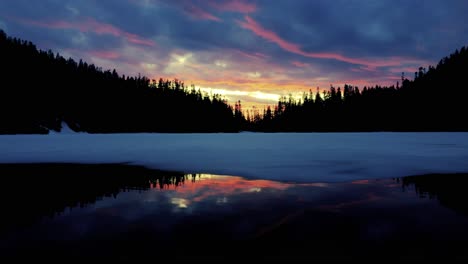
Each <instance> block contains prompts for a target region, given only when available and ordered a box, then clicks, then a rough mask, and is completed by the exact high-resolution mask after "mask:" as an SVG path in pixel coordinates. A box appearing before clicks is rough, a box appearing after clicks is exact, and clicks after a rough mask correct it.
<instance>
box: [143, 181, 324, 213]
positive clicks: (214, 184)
mask: <svg viewBox="0 0 468 264" xmlns="http://www.w3.org/2000/svg"><path fill="white" fill-rule="evenodd" d="M185 177H186V178H185V179H186V180H184V181H180V182H179V184H177V185H172V186H171V185H168V186H166V187H163V188H160V186H161V185H159V184H158V183H156V184H153V185H152V189H153V194H154V192H156V193H159V194H163V195H165V196H167V197H168V199H169V200H170V203H171V204H172V205H174V206H176V207H177V208H179V209H184V208H188V207H190V206H193V205H194V204H195V203H199V202H213V203H215V204H217V205H225V204H228V203H229V201H230V198H229V197H232V196H236V195H242V194H249V195H256V194H259V193H261V192H265V191H267V192H282V191H285V190H287V189H289V188H292V187H297V186H309V187H318V188H325V187H328V184H327V183H309V184H296V183H284V182H276V181H269V180H247V179H245V178H242V177H238V176H224V175H213V174H187V175H185ZM190 178H192V180H191V181H190V180H188V179H190ZM157 200H159V199H155V198H154V197H153V198H149V197H148V199H146V201H157Z"/></svg>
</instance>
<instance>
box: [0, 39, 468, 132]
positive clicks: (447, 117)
mask: <svg viewBox="0 0 468 264" xmlns="http://www.w3.org/2000/svg"><path fill="white" fill-rule="evenodd" d="M0 57H1V58H2V60H1V61H0V64H1V65H2V74H3V76H4V78H3V81H4V84H3V85H2V87H1V90H0V99H1V103H0V134H20V133H48V132H49V131H51V130H55V131H59V130H60V129H61V124H62V123H63V122H65V123H67V124H68V126H70V128H71V129H73V130H75V131H85V132H89V133H115V132H238V131H241V130H250V131H265V132H314V131H316V132H322V131H323V132H329V131H337V132H346V131H468V123H467V122H466V121H465V119H466V113H467V110H468V106H467V104H466V98H467V96H468V89H467V88H468V87H467V81H466V80H467V78H466V76H467V69H468V50H467V48H466V47H462V48H461V49H460V50H457V51H455V53H453V54H451V55H450V56H449V57H445V58H443V59H442V60H441V61H440V62H439V63H438V64H437V66H436V67H433V66H429V68H428V69H427V70H426V68H423V67H420V68H419V69H418V71H417V72H415V78H414V80H409V79H408V78H405V76H404V75H403V74H402V76H401V83H397V84H396V86H390V87H382V86H374V87H364V88H363V89H359V88H358V87H355V86H352V85H345V86H344V87H343V89H342V88H341V87H338V88H336V87H333V86H332V87H330V90H329V91H328V90H324V89H323V90H322V91H320V90H319V89H317V91H315V92H314V91H312V90H310V92H309V93H305V94H304V96H303V99H302V100H295V99H294V98H293V97H292V96H289V97H283V98H282V99H281V100H280V101H279V102H278V104H277V105H276V106H275V107H268V108H266V109H264V111H263V114H261V113H258V112H257V113H250V112H249V113H248V114H246V113H245V112H244V111H243V110H242V107H241V102H240V101H237V102H235V105H234V106H230V105H229V104H228V102H227V101H226V100H224V99H223V98H222V97H221V96H220V95H208V94H206V93H202V92H201V91H200V90H196V89H195V87H194V86H193V85H192V86H191V87H187V86H186V85H185V84H184V83H183V82H182V81H179V80H163V79H159V80H150V79H148V78H147V77H142V76H138V77H129V76H124V75H122V76H120V75H119V74H118V73H117V72H116V71H115V70H112V71H111V70H102V69H101V68H100V67H97V66H95V65H93V64H88V63H86V62H83V61H82V60H80V61H79V62H76V61H74V60H73V59H72V58H69V59H65V58H63V57H62V56H60V55H59V54H58V53H57V54H54V53H53V52H52V51H50V50H49V51H41V50H38V49H37V48H36V46H35V45H34V44H33V43H31V42H29V41H23V40H20V39H17V38H11V37H8V36H7V35H6V34H5V32H3V31H1V30H0ZM246 117H247V118H246Z"/></svg>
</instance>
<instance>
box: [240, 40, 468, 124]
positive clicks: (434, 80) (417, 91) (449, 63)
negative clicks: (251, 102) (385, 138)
mask: <svg viewBox="0 0 468 264" xmlns="http://www.w3.org/2000/svg"><path fill="white" fill-rule="evenodd" d="M416 70H417V71H416V72H415V73H414V79H413V80H411V81H410V80H409V79H407V78H405V76H404V75H403V74H402V76H401V77H402V78H401V81H400V82H398V83H397V84H396V85H395V86H390V87H382V86H374V87H363V88H358V87H354V86H353V85H345V86H344V87H338V88H337V87H331V88H330V89H329V90H322V91H321V92H320V91H312V90H311V91H310V92H309V93H307V94H304V96H303V98H302V100H295V99H294V98H292V97H289V98H286V97H283V98H282V99H281V100H280V101H279V102H278V104H277V105H276V106H275V107H272V108H268V109H265V111H264V113H263V115H261V114H252V113H251V114H250V115H249V116H250V118H249V119H251V122H250V123H249V125H248V126H249V129H250V130H257V131H272V132H279V131H286V132H288V131H338V132H341V131H468V119H467V118H468V49H467V47H462V48H461V49H460V50H456V51H455V52H454V53H453V54H451V55H450V56H448V57H445V58H443V59H442V60H440V62H439V63H438V64H437V66H435V67H434V66H429V68H427V69H426V68H424V67H420V68H419V69H416Z"/></svg>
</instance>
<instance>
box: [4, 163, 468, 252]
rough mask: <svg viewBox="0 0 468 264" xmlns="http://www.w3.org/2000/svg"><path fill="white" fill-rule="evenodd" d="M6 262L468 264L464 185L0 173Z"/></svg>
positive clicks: (94, 171) (76, 171)
mask: <svg viewBox="0 0 468 264" xmlns="http://www.w3.org/2000/svg"><path fill="white" fill-rule="evenodd" d="M0 176H1V179H2V186H3V189H4V190H2V193H1V206H2V207H1V208H2V219H1V222H0V223H1V226H0V249H1V253H2V256H3V257H5V258H6V257H14V258H17V257H30V256H35V257H36V258H39V257H44V258H47V259H50V258H51V257H54V256H56V257H62V256H66V257H68V258H70V257H74V258H77V257H85V258H87V257H90V258H91V257H92V258H93V259H99V258H101V259H104V260H109V259H114V258H118V259H128V260H135V259H138V258H148V257H150V258H154V259H166V258H168V259H172V260H174V259H186V258H190V259H207V258H208V259H217V258H225V257H228V258H229V259H236V258H239V260H245V259H246V258H247V257H249V258H260V259H263V260H264V259H267V260H268V259H270V260H281V259H284V260H291V259H325V260H343V259H348V258H371V259H373V258H375V257H377V258H379V259H381V258H382V257H383V258H385V259H389V258H394V259H397V260H399V259H404V260H414V259H421V258H431V259H434V258H441V259H450V260H451V259H462V260H468V258H467V257H468V251H467V250H466V248H467V246H468V203H467V201H468V199H467V198H466V186H468V185H467V183H468V175H466V174H455V175H424V176H414V177H403V178H387V179H373V180H357V181H351V182H338V183H336V182H335V183H325V182H312V183H294V182H278V181H272V180H261V179H246V178H242V177H238V176H225V175H211V174H183V173H177V172H164V171H156V170H150V169H145V168H143V167H139V166H128V165H77V164H22V165H8V164H3V165H0Z"/></svg>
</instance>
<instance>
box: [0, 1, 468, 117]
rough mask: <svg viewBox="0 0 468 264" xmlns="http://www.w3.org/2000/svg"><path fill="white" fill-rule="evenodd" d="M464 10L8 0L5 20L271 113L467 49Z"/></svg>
mask: <svg viewBox="0 0 468 264" xmlns="http://www.w3.org/2000/svg"><path fill="white" fill-rule="evenodd" d="M466 14H468V1H466V0H449V1H441V0H424V1H422V0H421V1H417V0H379V1H374V0H359V1H358V0H253V1H247V0H193V1H188V0H80V1H76V0H41V1H30V0H11V1H10V0H2V1H0V28H1V29H3V30H4V31H5V32H6V33H7V34H9V35H11V36H13V37H19V38H22V39H26V40H30V41H32V42H33V43H35V44H36V45H37V46H38V48H40V49H43V50H48V49H51V50H53V51H54V52H59V53H60V54H61V55H63V56H64V57H66V58H68V57H72V58H74V59H75V60H79V59H83V60H84V61H87V62H89V63H94V64H96V65H97V66H99V67H102V68H103V69H114V68H115V69H116V70H117V71H118V72H119V74H125V75H131V76H136V75H138V74H141V75H144V76H147V77H149V78H150V79H159V78H164V79H167V78H168V79H174V78H177V79H179V80H182V81H184V83H185V84H186V85H192V84H193V85H195V86H196V87H198V88H200V89H202V90H203V91H207V92H211V93H218V94H221V95H223V96H224V97H225V98H226V99H227V100H228V102H229V103H231V104H233V103H234V102H235V101H236V100H241V102H242V104H243V106H244V108H251V107H252V106H256V107H257V109H263V107H264V106H265V105H266V104H271V105H273V104H275V103H276V102H277V100H278V99H279V97H280V96H283V95H285V96H288V95H289V94H292V95H294V96H296V95H300V94H302V93H303V92H308V91H309V90H311V89H312V91H314V92H315V91H316V90H317V87H319V88H320V89H322V90H323V89H328V88H329V87H330V86H331V85H333V86H335V87H342V86H343V85H344V84H345V83H346V84H351V85H353V86H359V87H361V88H362V87H363V86H365V85H367V86H369V85H376V84H378V85H396V82H397V81H399V80H401V75H402V72H405V76H406V77H408V78H410V79H411V78H413V76H414V72H415V71H417V69H418V68H419V67H420V66H422V67H428V66H429V65H436V64H437V63H438V62H439V60H440V59H441V58H443V57H444V56H447V55H449V54H450V53H452V52H454V51H455V49H459V48H461V47H462V46H464V45H468V19H467V17H468V16H467V15H466Z"/></svg>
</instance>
